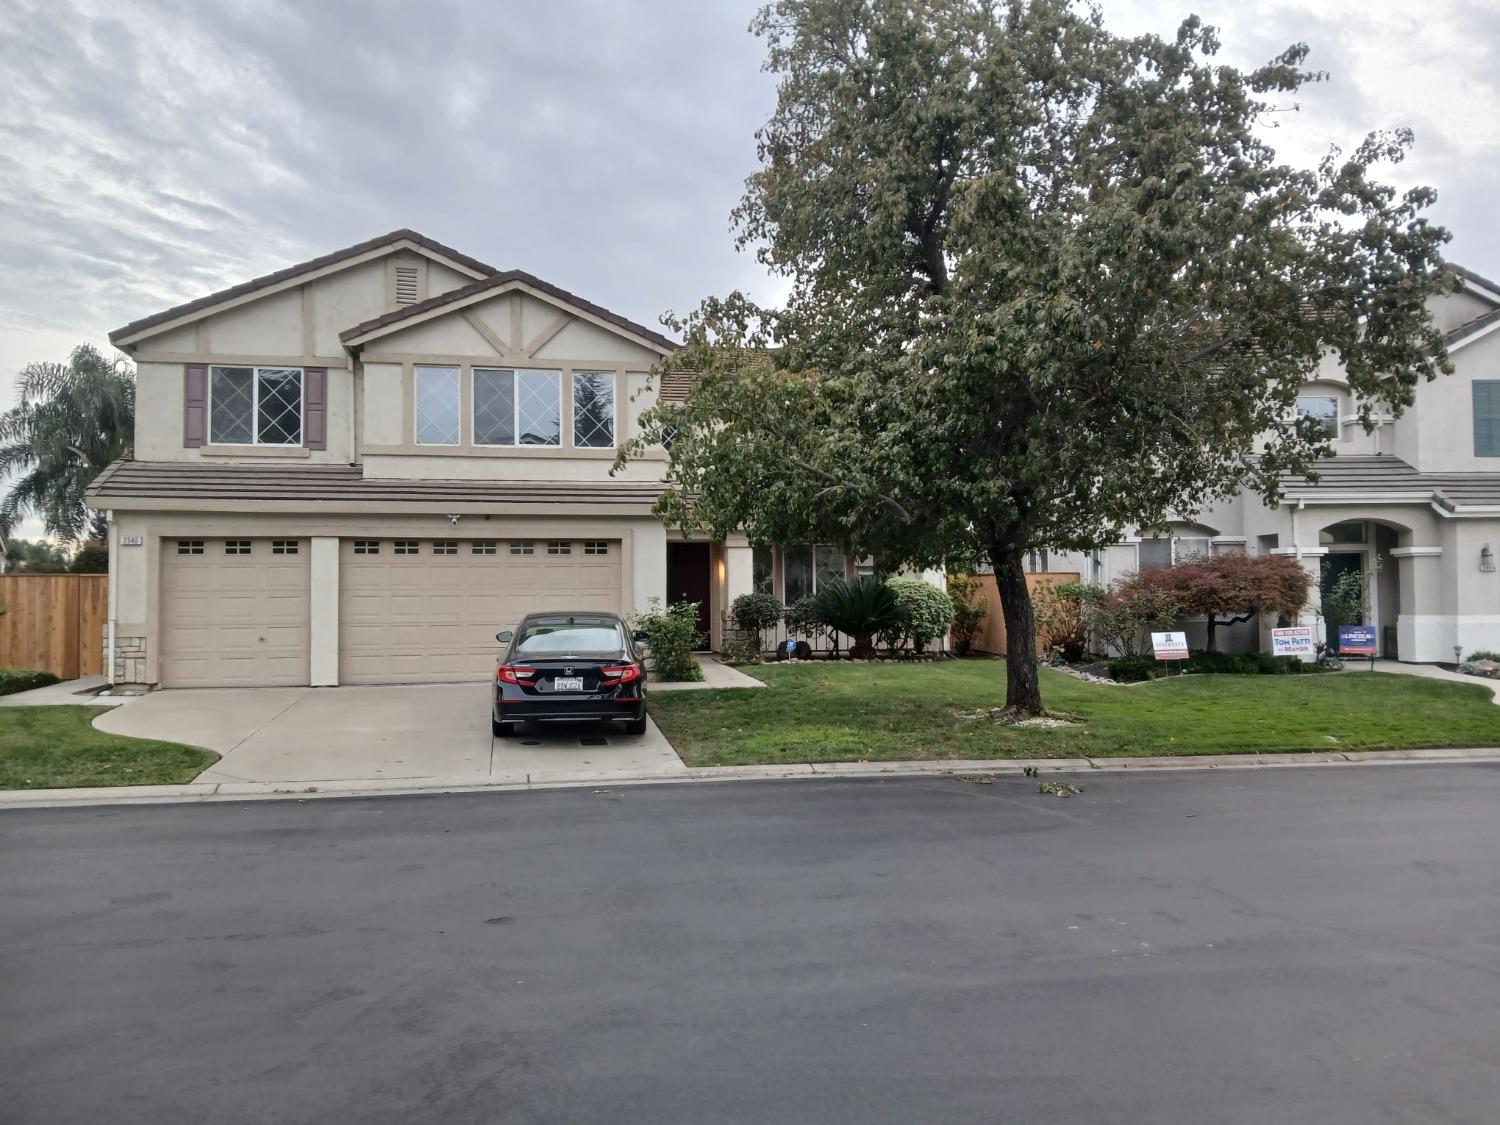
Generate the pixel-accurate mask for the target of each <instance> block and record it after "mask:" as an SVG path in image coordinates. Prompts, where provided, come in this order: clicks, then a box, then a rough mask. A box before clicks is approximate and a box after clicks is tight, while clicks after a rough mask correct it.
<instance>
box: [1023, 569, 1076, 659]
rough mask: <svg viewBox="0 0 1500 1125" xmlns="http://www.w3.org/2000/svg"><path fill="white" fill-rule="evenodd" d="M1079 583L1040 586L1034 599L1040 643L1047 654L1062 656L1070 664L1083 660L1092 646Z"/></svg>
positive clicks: (1033, 605) (1033, 604) (1033, 609)
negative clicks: (1079, 596)
mask: <svg viewBox="0 0 1500 1125" xmlns="http://www.w3.org/2000/svg"><path fill="white" fill-rule="evenodd" d="M1077 588H1078V584H1077V583H1073V582H1060V583H1057V584H1055V585H1046V586H1043V587H1041V588H1040V589H1039V590H1037V592H1036V593H1035V595H1033V597H1032V599H1031V607H1032V612H1033V613H1035V614H1036V636H1037V641H1038V643H1039V644H1040V646H1041V648H1042V649H1043V650H1044V651H1053V652H1057V653H1059V654H1061V655H1062V658H1063V659H1064V660H1066V661H1067V662H1068V663H1069V664H1076V663H1077V662H1078V661H1079V660H1082V659H1083V653H1084V650H1085V649H1087V648H1088V646H1089V633H1088V630H1087V629H1086V628H1085V627H1084V624H1083V605H1082V603H1081V602H1080V601H1079V599H1078V594H1077Z"/></svg>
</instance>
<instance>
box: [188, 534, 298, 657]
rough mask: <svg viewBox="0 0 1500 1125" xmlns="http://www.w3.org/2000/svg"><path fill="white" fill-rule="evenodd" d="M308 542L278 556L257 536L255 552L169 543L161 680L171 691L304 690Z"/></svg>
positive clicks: (218, 543)
mask: <svg viewBox="0 0 1500 1125" xmlns="http://www.w3.org/2000/svg"><path fill="white" fill-rule="evenodd" d="M308 582H309V566H308V545H307V540H305V539H303V540H298V541H297V553H296V554H291V555H287V554H282V555H277V554H272V541H271V540H269V539H253V540H251V541H250V553H249V554H248V555H241V554H235V555H230V554H226V553H225V550H224V540H222V539H205V540H203V553H202V554H201V555H193V554H188V555H183V554H179V553H178V551H177V541H176V540H174V539H168V540H165V541H163V543H162V565H161V622H162V658H161V682H162V684H163V686H165V687H258V686H263V685H271V686H298V685H302V684H306V683H307V682H308V681H309V656H308V645H309V629H308V619H309V605H310V601H309V595H308Z"/></svg>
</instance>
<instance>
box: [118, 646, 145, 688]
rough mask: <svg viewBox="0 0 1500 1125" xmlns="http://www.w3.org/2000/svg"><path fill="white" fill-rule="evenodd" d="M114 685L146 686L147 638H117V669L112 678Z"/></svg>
mask: <svg viewBox="0 0 1500 1125" xmlns="http://www.w3.org/2000/svg"><path fill="white" fill-rule="evenodd" d="M110 682H111V683H113V684H144V683H145V682H146V638H145V637H116V638H115V667H114V674H113V675H112V676H110Z"/></svg>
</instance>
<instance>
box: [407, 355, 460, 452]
mask: <svg viewBox="0 0 1500 1125" xmlns="http://www.w3.org/2000/svg"><path fill="white" fill-rule="evenodd" d="M414 375H415V378H416V388H415V393H416V403H415V408H414V410H413V413H412V418H413V429H414V430H415V436H416V439H417V444H418V445H457V444H458V413H459V371H458V368H456V367H418V368H416V370H415V372H414Z"/></svg>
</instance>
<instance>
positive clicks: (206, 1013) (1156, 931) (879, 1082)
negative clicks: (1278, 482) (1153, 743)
mask: <svg viewBox="0 0 1500 1125" xmlns="http://www.w3.org/2000/svg"><path fill="white" fill-rule="evenodd" d="M1074 780H1075V781H1077V782H1078V783H1079V784H1081V785H1083V787H1084V792H1083V793H1081V794H1079V795H1078V796H1076V797H1072V798H1070V799H1066V800H1064V799H1058V798H1056V797H1045V796H1041V795H1039V794H1038V793H1037V791H1036V783H1035V782H1031V781H1024V780H1022V779H1017V778H1009V777H1008V778H1001V779H998V780H995V781H994V782H993V783H991V784H981V783H978V782H977V781H964V780H959V779H955V778H932V779H920V778H913V779H903V780H892V781H868V780H866V781H852V780H851V781H827V782H821V781H812V782H809V781H788V782H757V783H701V784H700V783H694V784H683V785H675V786H662V787H650V788H647V787H641V788H620V789H608V788H603V787H601V788H599V789H594V790H590V789H574V790H558V791H552V792H539V793H509V794H489V795H474V796H426V797H389V798H383V799H375V800H308V801H301V802H288V801H278V802H260V803H250V804H244V805H232V804H213V805H176V806H153V807H133V808H132V807H116V808H88V809H70V810H17V811H9V812H4V813H0V1121H4V1122H6V1123H8V1125H9V1123H22V1122H24V1123H31V1122H45V1123H48V1125H52V1123H70V1122H91V1123H92V1122H106V1121H107V1122H111V1123H113V1125H130V1123H135V1122H141V1123H151V1125H168V1123H175V1122H193V1123H195V1125H196V1123H199V1122H205V1121H212V1122H215V1123H217V1125H226V1123H234V1122H257V1123H260V1122H320V1123H321V1122H401V1123H404V1125H412V1123H422V1122H527V1123H531V1122H569V1123H572V1122H601V1123H602V1122H650V1123H653V1125H661V1123H667V1122H683V1123H693V1125H703V1123H708V1122H778V1123H782V1122H785V1123H797V1125H801V1123H809V1122H839V1123H860V1125H869V1123H872V1122H874V1123H880V1122H892V1123H895V1122H900V1123H903V1125H909V1123H919V1122H934V1123H944V1125H948V1123H968V1122H976V1123H977V1122H984V1123H987V1125H990V1123H996V1122H1025V1123H1028V1125H1032V1123H1050V1122H1059V1123H1060V1122H1068V1123H1080V1122H1124V1123H1132V1125H1134V1123H1146V1122H1151V1123H1157V1122H1161V1123H1172V1125H1176V1123H1183V1125H1188V1123H1191V1125H1205V1123H1221V1122H1230V1123H1239V1122H1243V1123H1252V1122H1253V1123H1255V1125H1263V1123H1266V1122H1315V1123H1318V1125H1337V1123H1345V1122H1347V1123H1351V1125H1353V1123H1358V1125H1371V1123H1378V1122H1475V1123H1479V1122H1483V1123H1492V1122H1494V1121H1496V1120H1497V1119H1500V768H1496V767H1491V766H1452V765H1442V766H1434V765H1423V766H1374V767H1344V768H1327V769H1318V768H1311V769H1266V770H1259V771H1234V772H1228V771H1225V772H1219V773H1214V772H1207V771H1205V772H1195V773H1161V774H1151V775H1145V774H1142V775H1121V774H1109V775H1101V774H1093V775H1085V776H1082V777H1076V778H1074Z"/></svg>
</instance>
